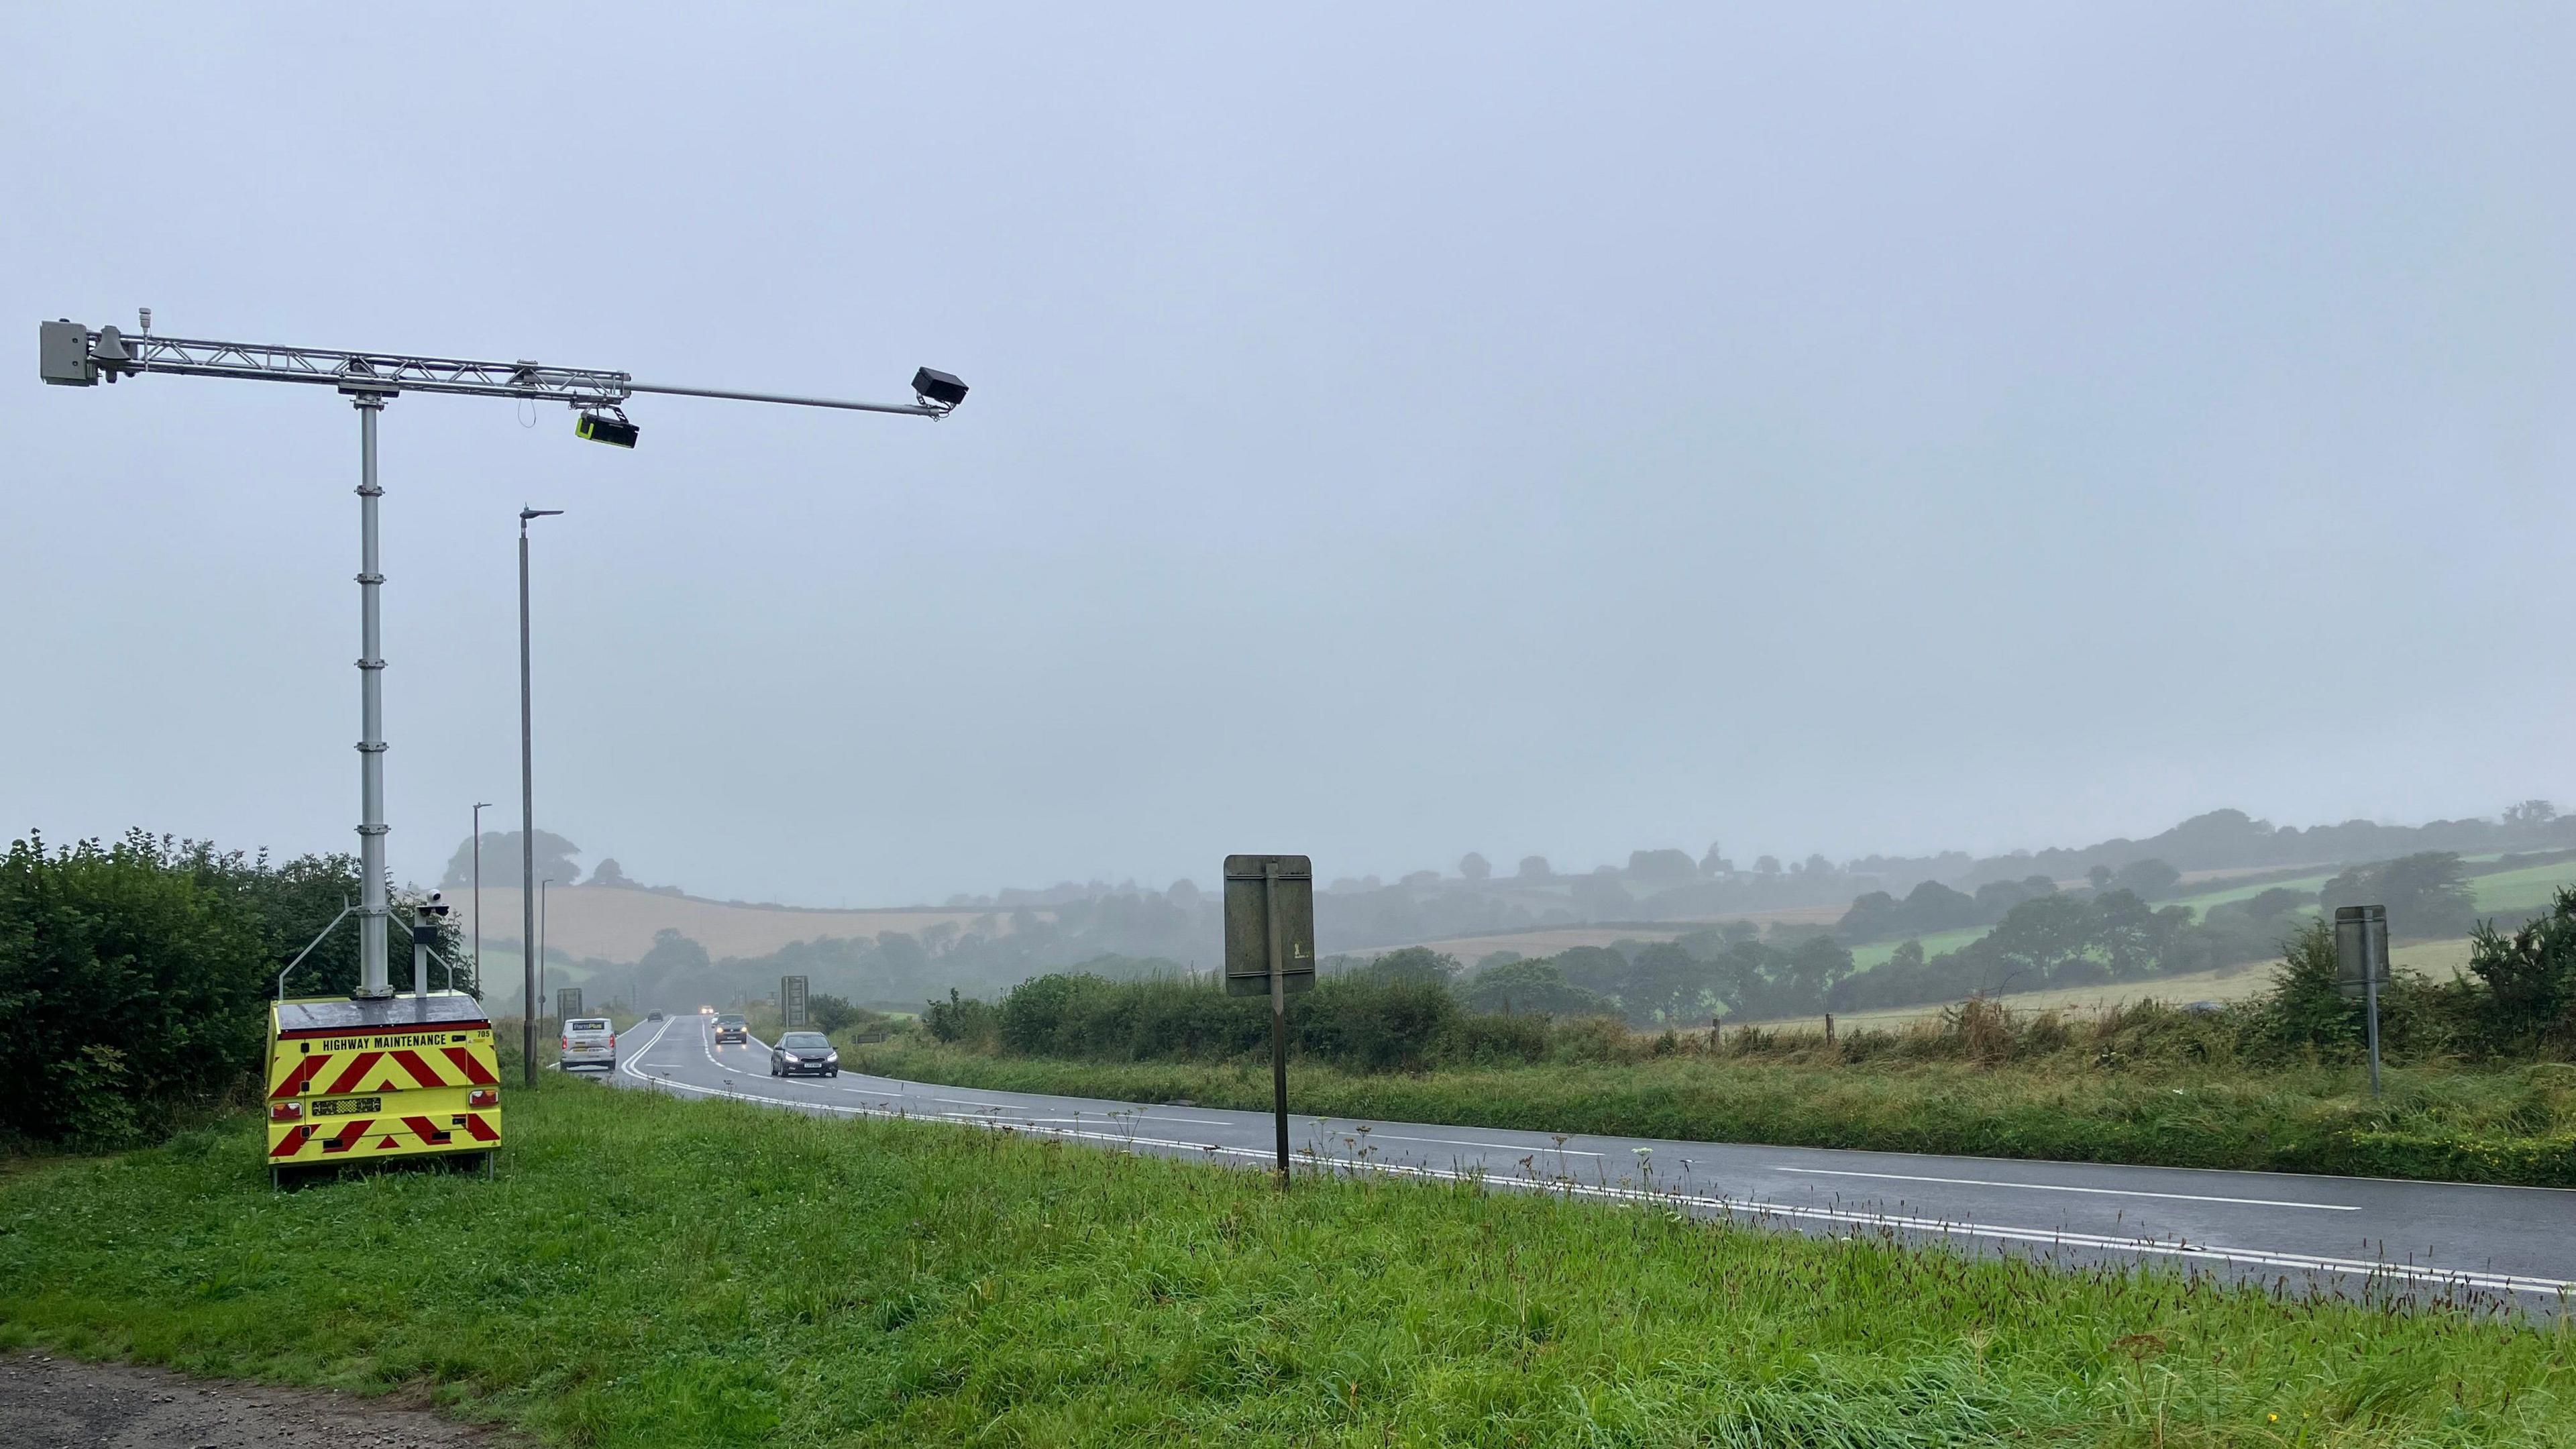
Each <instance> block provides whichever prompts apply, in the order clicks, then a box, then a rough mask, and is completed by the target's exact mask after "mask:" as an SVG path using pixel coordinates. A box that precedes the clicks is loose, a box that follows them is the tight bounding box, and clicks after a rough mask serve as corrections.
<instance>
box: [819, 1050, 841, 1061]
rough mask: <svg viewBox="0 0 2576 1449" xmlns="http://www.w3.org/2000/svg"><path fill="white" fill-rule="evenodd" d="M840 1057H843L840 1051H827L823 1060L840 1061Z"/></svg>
mask: <svg viewBox="0 0 2576 1449" xmlns="http://www.w3.org/2000/svg"><path fill="white" fill-rule="evenodd" d="M840 1059H841V1054H840V1053H839V1052H825V1053H823V1060H825V1061H827V1062H837V1061H839V1060H840Z"/></svg>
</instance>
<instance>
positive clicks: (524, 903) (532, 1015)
mask: <svg viewBox="0 0 2576 1449" xmlns="http://www.w3.org/2000/svg"><path fill="white" fill-rule="evenodd" d="M561 512H563V510H562V509H560V508H521V509H520V510H519V955H520V957H521V958H522V959H521V961H520V963H519V964H520V966H521V967H522V968H523V969H522V972H521V979H520V985H521V988H522V998H523V999H524V1000H525V1001H526V1002H527V1003H528V1009H527V1012H526V1016H527V1020H526V1021H523V1022H521V1023H520V1024H519V1026H520V1045H521V1048H522V1050H523V1054H524V1056H525V1060H524V1061H523V1062H521V1064H520V1065H521V1067H522V1069H523V1073H524V1075H525V1076H526V1078H527V1084H528V1085H529V1086H531V1087H533V1086H535V1085H536V1084H537V955H536V941H537V762H536V749H535V743H534V742H535V739H536V723H535V721H536V715H535V708H534V706H533V705H532V704H531V702H530V700H529V697H528V520H530V519H532V518H552V517H554V516H555V515H556V514H559V513H561Z"/></svg>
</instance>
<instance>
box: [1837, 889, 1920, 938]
mask: <svg viewBox="0 0 2576 1449" xmlns="http://www.w3.org/2000/svg"><path fill="white" fill-rule="evenodd" d="M1903 929H1905V912H1904V910H1903V908H1901V907H1900V906H1898V905H1897V904H1896V897H1894V896H1892V895H1889V894H1888V893H1887V892H1885V891H1871V892H1869V893H1867V894H1866V895H1861V896H1856V897H1854V898H1853V900H1852V903H1851V909H1850V910H1848V911H1845V912H1843V918H1842V919H1841V920H1840V921H1838V922H1836V923H1835V925H1834V932H1835V934H1837V935H1839V936H1841V937H1842V938H1843V939H1844V940H1846V941H1875V940H1878V939H1879V938H1880V937H1882V936H1889V935H1893V934H1895V933H1896V932H1898V931H1901V930H1903Z"/></svg>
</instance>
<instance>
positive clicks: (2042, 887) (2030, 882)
mask: <svg viewBox="0 0 2576 1449" xmlns="http://www.w3.org/2000/svg"><path fill="white" fill-rule="evenodd" d="M2021 886H2022V889H2023V890H2026V891H2028V892H2030V893H2031V894H2032V895H2035V896H2053V895H2055V894H2057V882H2055V881H2053V880H2050V879H2049V878H2048V877H2047V876H2044V875H2036V874H2034V875H2026V876H2023V877H2022V878H2021Z"/></svg>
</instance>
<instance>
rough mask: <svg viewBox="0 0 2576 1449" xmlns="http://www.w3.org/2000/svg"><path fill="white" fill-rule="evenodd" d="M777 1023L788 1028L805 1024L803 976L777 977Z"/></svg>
mask: <svg viewBox="0 0 2576 1449" xmlns="http://www.w3.org/2000/svg"><path fill="white" fill-rule="evenodd" d="M778 1024H779V1025H780V1026H782V1027H787V1028H790V1029H793V1028H796V1027H801V1026H804V1025H807V1022H806V1020H805V978H804V977H802V976H781V977H779V978H778Z"/></svg>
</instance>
